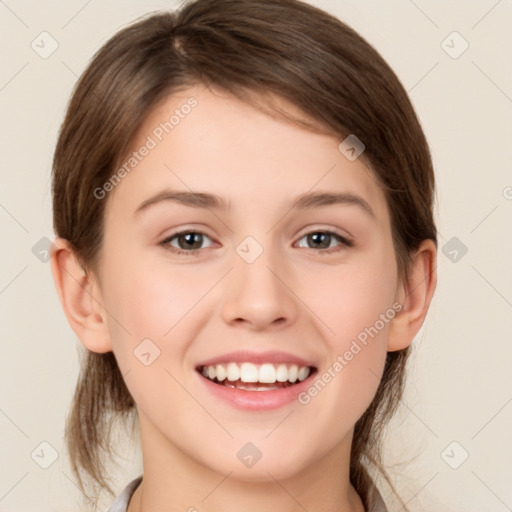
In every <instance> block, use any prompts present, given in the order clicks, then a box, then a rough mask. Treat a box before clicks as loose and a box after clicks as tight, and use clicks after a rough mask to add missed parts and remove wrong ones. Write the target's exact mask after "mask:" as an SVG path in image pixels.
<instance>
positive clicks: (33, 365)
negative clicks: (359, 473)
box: [0, 0, 512, 512]
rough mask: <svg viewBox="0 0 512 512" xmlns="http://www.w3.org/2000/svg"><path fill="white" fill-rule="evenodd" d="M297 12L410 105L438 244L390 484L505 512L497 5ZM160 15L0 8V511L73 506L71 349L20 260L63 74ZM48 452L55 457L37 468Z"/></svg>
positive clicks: (505, 208)
mask: <svg viewBox="0 0 512 512" xmlns="http://www.w3.org/2000/svg"><path fill="white" fill-rule="evenodd" d="M310 3H312V4H315V5H318V6H320V7H323V8H325V9H326V10H328V11H330V12H332V13H334V14H335V15H337V16H339V17H340V18H341V19H342V20H343V21H345V22H347V23H348V24H349V25H351V26H352V27H353V28H355V29H356V30H357V31H358V32H359V33H360V34H361V35H363V36H364V37H365V38H366V39H368V40H369V42H370V43H372V44H373V45H374V46H375V47H376V48H377V49H378V50H379V51H380V53H381V54H382V55H383V56H384V58H385V59H387V61H388V62H389V64H390V65H391V66H392V67H393V68H394V70H395V71H396V72H397V74H398V76H399V77H400V79H401V81H402V83H403V84H404V86H405V88H406V89H407V90H408V91H409V92H410V96H411V99H412V101H413V103H414V105H415V107H416V109H417V111H418V114H419V116H420V119H421V121H422V124H423V126H424V129H425V132H426V134H427V138H428V140H429V142H430V144H431V149H432V153H433V158H434V162H435V167H436V172H437V180H438V205H437V208H438V209H437V218H438V222H439V231H440V249H442V248H443V247H444V246H445V244H447V243H449V244H450V245H448V248H447V249H446V252H447V255H445V254H443V252H442V251H441V250H440V252H439V262H438V263H439V266H438V271H439V278H440V279H439V285H438V290H437V295H436V297H435V300H434V303H433V306H432V309H431V312H430V314H429V317H428V319H427V324H426V325H425V327H424V328H423V329H422V335H421V336H420V337H419V338H418V339H417V340H416V342H415V345H416V352H415V358H414V364H413V365H412V367H411V373H410V379H409V388H408V392H407V396H406V397H405V399H404V401H403V407H402V411H401V415H400V416H399V417H397V419H396V421H394V423H393V425H392V428H390V429H389V435H388V439H387V455H388V458H387V460H388V462H389V463H397V465H396V468H395V472H394V473H393V475H394V480H395V482H396V485H397V487H398V488H399V490H400V491H401V493H402V495H403V496H404V498H405V500H406V501H407V502H408V506H409V507H410V509H411V510H412V511H436V512H439V511H441V510H442V511H457V512H460V511H465V512H485V511H489V512H490V511H492V512H501V511H506V510H512V481H511V480H512V478H511V470H510V462H511V461H512V446H511V442H510V432H511V426H512V371H511V362H512V322H511V318H512V315H511V313H512V275H511V272H510V262H511V261H512V229H511V220H512V172H511V171H512V166H511V162H512V66H511V63H512V44H511V43H512V41H511V36H510V27H511V25H512V2H511V1H510V0H501V1H496V0H480V1H475V0H473V1H467V0H457V1H452V2H444V1H442V0H435V1H426V0H415V1H414V2H413V1H412V0H394V1H382V2H378V1H376V0H375V1H370V0H364V1H361V0H359V1H356V0H353V1H348V0H314V1H311V2H310ZM175 5H176V3H175V2H172V1H167V2H166V1H163V0H162V1H143V0H138V1H136V0H129V1H126V0H123V1H121V0H105V1H101V2H100V1H98V0H92V1H91V0H90V1H89V2H86V1H84V0H72V1H68V2H61V3H58V2H56V1H49V2H35V1H34V0H26V1H24V0H6V1H5V2H4V1H0V44H1V48H2V66H1V67H0V110H1V120H2V123H1V133H0V145H1V146H0V147H1V152H0V155H1V165H0V169H1V173H2V176H1V180H2V181H1V188H0V226H1V233H2V242H3V243H2V253H1V254H2V259H1V265H0V308H1V320H0V326H1V333H2V335H1V340H2V354H1V358H0V365H1V367H0V372H1V375H2V388H1V396H0V431H1V439H2V448H1V449H2V455H1V459H2V465H1V475H0V510H1V511H16V512H20V511H23V512H31V511H38V512H40V511H43V512H46V511H57V510H59V511H61V510H78V508H79V507H78V505H79V503H80V493H79V491H78V489H77V488H76V486H75V484H74V483H73V481H72V480H71V478H70V475H71V473H70V470H69V465H68V461H67V455H66V451H65V448H64V444H63V435H64V417H65V414H66V412H67V409H68V406H69V401H70V399H71V394H72V391H73V388H74V385H75V381H76V378H77V371H78V358H77V339H76V337H75V335H74V333H73V332H72V331H71V329H70V328H69V327H68V324H67V322H66V320H65V317H64V315H63V313H62V311H61V309H60V305H59V303H58V299H57V295H56V293H55V291H54V286H53V282H52V280H51V276H50V267H49V264H48V263H44V262H42V261H40V260H39V259H38V258H37V257H36V256H35V255H34V253H33V252H32V251H33V247H34V246H35V245H36V244H37V243H38V242H39V241H40V239H41V238H43V237H48V238H52V237H53V231H52V227H51V206H50V205H51V202H50V166H51V158H52V152H53V148H54V144H55V141H56V135H57V131H58V127H59V124H60V122H61V120H62V117H63V114H64V109H65V106H66V102H67V99H68V98H69V95H70V93H71V89H72V87H73V85H74V83H75V81H76V78H77V76H78V75H79V74H80V73H81V72H82V70H83V69H84V67H85V65H86V63H87V61H88V60H89V59H90V58H91V56H92V55H93V53H94V52H95V51H96V50H97V49H98V47H99V46H100V45H101V44H102V43H104V42H105V41H106V40H107V39H108V38H109V37H110V36H111V35H112V34H113V33H114V32H115V31H117V30H118V29H119V28H121V27H123V26H124V25H125V24H127V23H129V22H130V21H132V20H133V19H135V18H136V17H137V16H139V15H142V14H144V13H146V12H148V11H152V10H156V9H161V8H172V7H174V6H175ZM43 31H47V32H48V33H49V34H51V36H52V38H54V39H55V40H56V41H57V42H58V48H57V50H56V51H55V52H54V53H53V54H52V55H51V56H49V57H48V58H47V59H43V58H41V57H40V56H39V55H38V54H37V53H36V52H35V51H34V50H33V49H32V48H31V42H32V41H34V40H36V43H37V42H38V41H40V39H38V36H39V34H40V33H41V32H43ZM453 31H457V32H458V33H459V34H460V36H462V38H463V40H465V41H467V43H468V44H469V47H468V49H467V50H466V51H465V52H464V53H462V54H461V55H460V56H458V58H452V57H451V56H450V55H449V54H448V53H447V51H448V52H450V53H452V56H454V55H455V54H456V53H457V52H458V51H459V50H461V49H462V48H463V44H464V41H463V40H462V39H460V38H459V37H458V36H453V35H451V36H450V37H448V36H449V35H450V34H451V33H452V32H453ZM44 37H47V36H44ZM447 37H448V39H447V40H446V42H445V43H444V45H442V41H443V40H445V39H446V38H447ZM46 41H47V44H45V48H51V47H50V45H49V44H50V39H47V40H46ZM445 50H447V51H445ZM40 51H41V50H40ZM453 237H456V240H452V238H453ZM39 243H42V242H39ZM461 243H463V244H464V245H465V246H466V247H467V250H468V251H467V253H466V254H465V255H462V252H461V250H460V247H461V245H460V244H461ZM453 244H455V245H453ZM457 244H458V245H457ZM37 247H39V246H37ZM454 250H455V251H456V253H455V252H453V251H454ZM35 252H37V251H35ZM450 253H451V254H450ZM455 256H457V258H458V259H457V261H452V259H453V258H454V257H455ZM507 432H508V434H506V433H507ZM454 441H455V442H456V443H458V444H455V445H451V443H452V442H454ZM42 442H45V443H49V445H51V447H50V446H48V445H47V444H45V445H40V443H42ZM52 447H53V448H52ZM447 447H448V448H447ZM52 450H55V455H56V456H57V455H58V458H57V459H56V460H55V462H54V463H53V464H51V465H50V466H49V467H48V468H47V469H43V468H42V467H41V465H45V464H49V463H50V462H52V459H51V457H52V453H53V452H52ZM124 451H125V453H126V460H125V461H121V464H122V467H123V469H122V470H120V471H119V473H118V474H117V477H118V490H120V489H121V488H122V487H124V485H125V484H126V483H127V482H128V481H129V480H131V478H133V477H135V476H137V475H138V474H140V460H139V456H140V454H139V453H138V452H137V449H136V448H135V447H134V446H127V447H126V448H125V449H124ZM466 452H467V453H468V454H469V457H468V459H467V460H466V461H465V462H463V463H462V464H461V465H460V466H459V467H458V469H452V467H450V465H449V464H451V465H452V466H457V465H458V464H460V463H461V461H462V460H463V458H464V456H465V453H466ZM31 454H32V456H31ZM400 462H401V463H402V464H401V465H400V464H398V463H400ZM448 463H449V464H448ZM383 492H384V494H385V495H386V496H388V493H387V490H386V489H385V488H384V490H383ZM389 505H390V510H391V511H393V512H395V511H396V512H398V511H399V510H400V507H399V506H397V505H394V504H393V501H392V500H390V501H389ZM107 509H108V503H104V504H102V505H101V506H100V508H99V510H103V511H106V510H107Z"/></svg>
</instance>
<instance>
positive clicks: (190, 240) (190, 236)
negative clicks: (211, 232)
mask: <svg viewBox="0 0 512 512" xmlns="http://www.w3.org/2000/svg"><path fill="white" fill-rule="evenodd" d="M201 236H202V235H201V234H200V233H187V234H186V235H182V236H181V239H185V243H186V247H182V248H185V249H190V248H193V249H195V248H196V247H192V246H193V245H194V242H196V243H197V239H199V243H198V245H199V248H200V247H201ZM180 245H181V244H180Z"/></svg>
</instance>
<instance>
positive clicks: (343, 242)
mask: <svg viewBox="0 0 512 512" xmlns="http://www.w3.org/2000/svg"><path fill="white" fill-rule="evenodd" d="M319 233H322V234H325V235H330V236H334V237H335V238H337V239H338V241H339V242H341V244H340V245H341V246H345V247H347V248H348V247H353V245H354V243H353V241H352V240H350V239H348V238H346V237H344V236H342V235H340V234H339V233H336V232H335V231H330V230H316V231H310V232H308V233H305V234H304V235H302V236H301V237H300V239H299V240H302V239H303V238H304V237H306V236H308V235H313V234H319ZM192 234H194V235H202V236H206V237H208V238H210V237H209V236H208V235H207V234H206V233H204V232H202V231H193V230H185V231H179V232H177V233H174V234H172V235H170V236H168V237H167V238H166V239H165V240H162V242H160V245H162V246H163V247H164V248H165V249H166V250H169V251H171V252H174V253H177V254H178V255H181V254H185V255H186V256H198V255H199V251H200V250H201V249H192V250H190V251H184V250H179V249H177V248H176V247H173V246H171V245H170V241H171V240H173V239H174V238H177V237H179V236H181V235H192ZM340 245H338V246H335V247H330V248H327V249H314V248H312V249H311V250H313V251H319V253H320V254H322V255H325V254H332V253H334V252H337V251H339V250H341V249H340Z"/></svg>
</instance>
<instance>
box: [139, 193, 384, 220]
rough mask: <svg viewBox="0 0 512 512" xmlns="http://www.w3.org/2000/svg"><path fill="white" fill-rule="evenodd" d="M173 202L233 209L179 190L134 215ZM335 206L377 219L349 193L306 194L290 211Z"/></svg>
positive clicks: (146, 204) (212, 197) (215, 197)
mask: <svg viewBox="0 0 512 512" xmlns="http://www.w3.org/2000/svg"><path fill="white" fill-rule="evenodd" d="M165 201H171V202H176V203H180V204H183V205H185V206H191V207H194V208H204V209H208V210H221V211H227V210H230V208H231V203H230V201H227V200H226V199H224V198H222V197H220V196H218V195H215V194H210V193H207V192H186V191H179V190H163V191H161V192H158V193H157V194H155V195H153V196H151V197H150V198H148V199H146V200H145V201H143V202H142V203H141V204H140V205H139V206H138V207H137V209H136V210H135V212H134V215H137V214H139V213H140V212H142V211H144V210H147V209H148V208H149V207H151V206H154V205H156V204H159V203H162V202H165ZM335 204H346V205H355V206H359V207H360V208H361V209H362V210H363V211H365V212H366V213H367V214H369V215H370V216H371V217H373V218H375V213H374V211H373V210H372V208H371V206H370V205H369V204H368V202H367V201H365V200H364V199H363V198H362V197H360V196H358V195H356V194H352V193H349V192H306V193H305V194H301V195H300V196H298V197H296V198H295V200H294V201H293V202H292V204H291V206H290V210H294V209H301V210H307V209H310V208H319V207H321V206H330V205H335Z"/></svg>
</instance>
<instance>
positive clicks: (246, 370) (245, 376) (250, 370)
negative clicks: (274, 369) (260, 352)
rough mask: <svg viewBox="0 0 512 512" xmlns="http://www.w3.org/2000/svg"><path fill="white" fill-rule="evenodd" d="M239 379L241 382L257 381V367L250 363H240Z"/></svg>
mask: <svg viewBox="0 0 512 512" xmlns="http://www.w3.org/2000/svg"><path fill="white" fill-rule="evenodd" d="M240 380H241V381H242V382H258V367H257V366H256V365H255V364H252V363H242V366H240Z"/></svg>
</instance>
